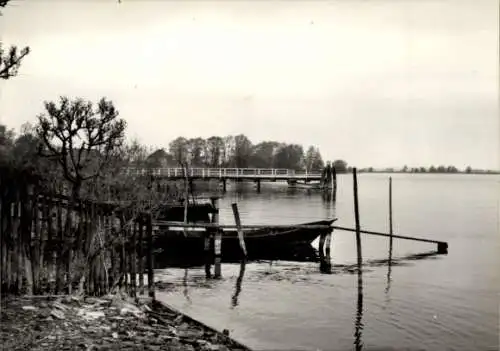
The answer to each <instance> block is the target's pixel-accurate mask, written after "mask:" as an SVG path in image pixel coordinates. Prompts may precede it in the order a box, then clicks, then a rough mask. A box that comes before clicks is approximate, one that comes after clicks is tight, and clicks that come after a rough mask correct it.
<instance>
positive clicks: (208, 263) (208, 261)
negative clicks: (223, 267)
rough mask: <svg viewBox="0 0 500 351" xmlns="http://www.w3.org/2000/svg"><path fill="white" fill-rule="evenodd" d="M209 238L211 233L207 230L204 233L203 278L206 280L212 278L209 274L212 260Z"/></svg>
mask: <svg viewBox="0 0 500 351" xmlns="http://www.w3.org/2000/svg"><path fill="white" fill-rule="evenodd" d="M210 237H211V231H210V230H209V229H207V230H206V231H205V238H204V239H205V242H204V255H205V276H206V277H207V278H210V277H211V276H212V273H211V272H210V269H211V266H212V260H211V255H210Z"/></svg>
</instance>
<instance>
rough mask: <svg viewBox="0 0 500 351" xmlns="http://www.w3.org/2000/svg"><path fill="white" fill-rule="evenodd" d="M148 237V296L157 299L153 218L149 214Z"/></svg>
mask: <svg viewBox="0 0 500 351" xmlns="http://www.w3.org/2000/svg"><path fill="white" fill-rule="evenodd" d="M146 236H147V238H148V295H149V297H151V298H153V300H154V299H155V285H154V278H155V276H154V266H153V218H152V216H151V213H149V214H148V219H147V223H146Z"/></svg>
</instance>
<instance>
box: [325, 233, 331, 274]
mask: <svg viewBox="0 0 500 351" xmlns="http://www.w3.org/2000/svg"><path fill="white" fill-rule="evenodd" d="M332 232H333V229H332V230H331V231H330V232H329V233H327V234H326V240H325V263H324V265H323V273H328V274H329V273H332V259H331V256H330V246H331V244H332Z"/></svg>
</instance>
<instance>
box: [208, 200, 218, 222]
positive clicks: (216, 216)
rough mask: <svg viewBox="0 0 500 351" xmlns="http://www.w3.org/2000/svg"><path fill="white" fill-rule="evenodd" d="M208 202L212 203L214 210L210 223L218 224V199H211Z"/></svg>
mask: <svg viewBox="0 0 500 351" xmlns="http://www.w3.org/2000/svg"><path fill="white" fill-rule="evenodd" d="M210 201H211V202H212V206H213V208H214V212H213V215H212V223H217V224H218V223H219V199H218V198H217V197H211V198H210Z"/></svg>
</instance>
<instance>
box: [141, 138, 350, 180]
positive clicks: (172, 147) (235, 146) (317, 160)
mask: <svg viewBox="0 0 500 351" xmlns="http://www.w3.org/2000/svg"><path fill="white" fill-rule="evenodd" d="M149 161H150V164H151V165H153V166H157V167H164V166H169V167H172V166H179V165H186V164H187V165H189V166H190V167H214V168H215V167H228V168H229V167H234V168H286V169H295V170H304V169H306V170H308V171H320V170H322V169H323V168H324V166H325V162H324V161H323V158H322V156H321V153H320V151H319V149H318V148H317V147H315V146H309V147H308V148H307V150H306V151H304V148H303V147H302V145H299V144H288V143H284V142H278V141H263V142H260V143H258V144H254V143H252V141H251V140H250V139H249V138H248V137H247V136H245V135H243V134H239V135H235V136H233V135H229V136H225V137H220V136H212V137H210V138H208V139H203V138H191V139H187V138H184V137H178V138H176V139H175V140H173V141H172V142H170V144H169V148H168V151H166V150H164V149H159V150H156V151H155V152H154V153H152V154H151V155H150V156H149ZM333 165H334V166H335V167H336V169H337V171H338V172H345V171H347V163H346V162H345V161H343V160H336V161H334V162H333Z"/></svg>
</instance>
